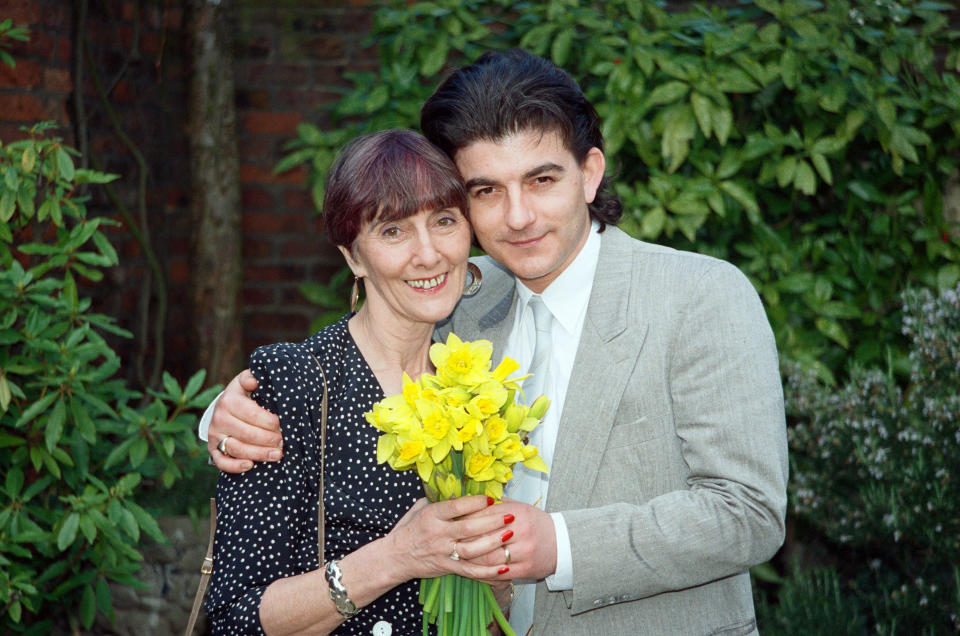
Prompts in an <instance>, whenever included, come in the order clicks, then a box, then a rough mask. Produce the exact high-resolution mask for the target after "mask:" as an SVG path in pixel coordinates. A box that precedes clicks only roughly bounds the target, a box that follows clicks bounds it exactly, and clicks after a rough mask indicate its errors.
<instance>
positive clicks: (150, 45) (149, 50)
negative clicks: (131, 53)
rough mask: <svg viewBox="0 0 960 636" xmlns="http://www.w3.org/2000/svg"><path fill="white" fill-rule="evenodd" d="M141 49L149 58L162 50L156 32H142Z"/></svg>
mask: <svg viewBox="0 0 960 636" xmlns="http://www.w3.org/2000/svg"><path fill="white" fill-rule="evenodd" d="M140 51H141V52H142V53H143V54H144V55H146V56H147V57H149V58H154V57H156V56H157V54H158V53H159V52H160V38H159V37H158V36H157V34H156V33H141V34H140Z"/></svg>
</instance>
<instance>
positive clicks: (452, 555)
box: [450, 541, 460, 561]
mask: <svg viewBox="0 0 960 636" xmlns="http://www.w3.org/2000/svg"><path fill="white" fill-rule="evenodd" d="M450 558H451V559H453V560H454V561H459V560H460V553H459V552H457V542H456V541H454V542H453V550H451V551H450Z"/></svg>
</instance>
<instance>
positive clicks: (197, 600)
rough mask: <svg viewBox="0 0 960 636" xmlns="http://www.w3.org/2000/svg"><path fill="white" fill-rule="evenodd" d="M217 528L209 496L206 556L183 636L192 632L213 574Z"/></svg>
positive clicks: (215, 502)
mask: <svg viewBox="0 0 960 636" xmlns="http://www.w3.org/2000/svg"><path fill="white" fill-rule="evenodd" d="M216 530H217V500H216V499H214V498H213V497H211V498H210V540H209V541H207V556H205V557H203V565H201V566H200V583H199V584H198V585H197V593H196V595H195V596H194V597H193V609H192V610H190V620H188V621H187V631H186V632H184V634H185V636H190V635H191V634H192V633H193V625H194V623H196V622H197V616H198V615H199V614H200V606H202V605H203V596H204V595H205V594H206V593H207V584H208V583H210V575H211V574H213V535H214V533H215V532H216Z"/></svg>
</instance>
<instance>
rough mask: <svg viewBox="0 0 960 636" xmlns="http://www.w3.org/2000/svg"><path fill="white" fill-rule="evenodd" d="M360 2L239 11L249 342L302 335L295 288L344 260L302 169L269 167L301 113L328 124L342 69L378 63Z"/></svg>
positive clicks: (310, 312) (306, 314)
mask: <svg viewBox="0 0 960 636" xmlns="http://www.w3.org/2000/svg"><path fill="white" fill-rule="evenodd" d="M364 4H365V3H363V2H360V3H358V2H323V3H303V2H278V3H269V4H268V3H263V2H256V1H255V0H243V1H242V2H241V4H240V7H239V9H238V11H237V12H236V31H235V32H236V38H237V49H236V60H235V68H236V76H235V81H236V90H237V104H238V108H239V111H238V120H239V122H240V124H239V127H240V130H239V137H240V139H239V141H240V175H241V182H242V197H243V230H244V241H243V255H244V257H243V260H244V267H245V270H246V271H245V284H244V288H243V298H242V302H243V305H244V309H243V316H244V321H243V322H244V338H245V343H244V344H245V347H246V349H247V350H248V351H249V350H252V348H253V347H255V346H257V345H260V344H264V343H267V342H273V341H277V340H299V339H302V338H304V337H305V336H306V335H307V333H308V329H309V325H310V322H311V321H312V320H313V319H314V317H315V316H316V308H315V306H314V305H310V304H309V303H307V302H306V301H305V300H304V299H303V298H302V296H301V294H300V292H299V291H298V289H297V286H298V285H299V284H300V283H301V282H303V281H307V280H314V281H326V280H328V279H329V277H330V276H331V275H332V274H333V273H334V272H335V271H336V270H337V269H338V268H339V267H340V266H341V265H342V263H343V259H342V257H341V256H340V254H339V252H337V251H336V250H335V249H334V248H333V247H332V246H331V245H330V244H329V243H328V242H327V241H326V240H325V237H324V236H323V235H322V230H321V224H320V221H319V218H318V217H317V216H316V214H314V211H313V210H314V208H313V204H312V202H311V199H310V196H309V194H308V192H307V191H306V188H305V178H306V173H305V171H303V170H294V171H291V172H288V173H284V174H281V175H274V174H273V166H274V165H276V163H277V161H278V160H279V159H280V158H281V157H282V156H283V155H284V154H285V153H284V152H283V150H282V146H283V145H284V144H285V143H286V142H288V141H289V140H291V139H292V138H293V137H294V136H295V131H296V127H297V124H299V123H301V122H303V121H309V122H312V123H316V124H320V125H325V124H329V121H328V120H327V119H326V117H327V116H326V113H325V112H324V111H322V110H320V108H319V107H320V106H321V105H323V104H328V103H330V102H331V101H334V100H336V99H337V93H336V90H335V89H336V88H337V87H347V86H348V83H347V82H346V81H345V80H344V79H343V74H344V72H345V71H351V70H363V69H368V68H371V67H372V66H373V65H375V64H376V58H375V56H374V55H373V54H372V52H371V51H369V50H364V49H363V48H362V41H363V40H364V38H365V37H366V34H367V32H368V31H369V28H370V14H371V12H372V10H371V9H369V8H367V7H365V6H363V5H364Z"/></svg>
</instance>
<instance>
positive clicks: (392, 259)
mask: <svg viewBox="0 0 960 636" xmlns="http://www.w3.org/2000/svg"><path fill="white" fill-rule="evenodd" d="M340 251H341V252H342V253H343V255H344V257H345V258H346V259H347V263H348V264H349V265H350V269H351V270H353V273H354V275H355V276H359V277H362V278H363V279H364V280H363V283H364V291H365V292H366V301H365V302H366V303H367V304H369V308H370V310H372V311H373V312H374V315H377V316H382V315H383V312H384V311H386V312H389V313H390V314H392V315H393V317H394V318H396V319H400V320H409V321H412V322H424V323H430V324H433V323H435V322H437V321H438V320H442V319H443V318H446V317H447V316H449V315H450V313H451V312H452V311H453V308H454V306H455V305H456V304H457V301H458V300H459V299H460V294H461V293H462V292H463V283H464V279H465V278H466V271H467V257H468V256H469V255H470V224H469V223H468V222H467V219H466V217H464V215H463V213H462V212H461V211H460V210H459V209H458V208H444V209H441V210H421V211H420V212H418V213H416V214H414V215H413V216H410V217H407V218H405V219H400V220H399V221H389V222H383V221H378V220H374V221H373V222H371V223H367V224H365V225H364V226H363V227H361V228H360V233H359V234H358V235H357V239H356V241H355V242H354V244H353V250H352V251H351V250H347V249H346V248H344V247H340ZM384 317H385V316H384Z"/></svg>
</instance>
